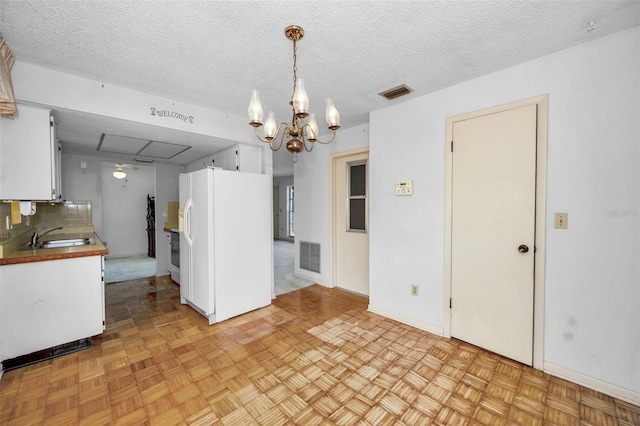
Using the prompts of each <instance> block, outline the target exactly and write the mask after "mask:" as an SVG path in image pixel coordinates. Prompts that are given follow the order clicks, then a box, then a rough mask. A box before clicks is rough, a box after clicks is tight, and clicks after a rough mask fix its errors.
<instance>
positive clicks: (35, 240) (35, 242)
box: [29, 226, 62, 248]
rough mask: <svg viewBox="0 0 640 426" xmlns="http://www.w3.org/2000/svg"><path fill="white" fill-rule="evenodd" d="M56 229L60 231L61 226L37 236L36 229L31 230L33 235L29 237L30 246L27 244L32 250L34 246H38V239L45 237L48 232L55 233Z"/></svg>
mask: <svg viewBox="0 0 640 426" xmlns="http://www.w3.org/2000/svg"><path fill="white" fill-rule="evenodd" d="M58 229H62V226H59V227H57V228H51V229H49V230H48V231H46V232H44V233H42V234H38V229H37V228H33V235H32V236H31V244H29V245H30V246H31V247H32V248H36V245H38V241H40V238H42V237H44V236H45V235H47V234H48V233H49V232H53V231H57V230H58Z"/></svg>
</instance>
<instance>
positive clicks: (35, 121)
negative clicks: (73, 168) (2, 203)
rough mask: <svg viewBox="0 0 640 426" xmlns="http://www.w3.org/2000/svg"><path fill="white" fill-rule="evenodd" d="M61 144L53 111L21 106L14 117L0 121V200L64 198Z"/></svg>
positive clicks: (0, 119)
mask: <svg viewBox="0 0 640 426" xmlns="http://www.w3.org/2000/svg"><path fill="white" fill-rule="evenodd" d="M61 154H62V152H61V150H60V144H59V143H58V141H57V140H56V135H55V125H54V121H53V117H52V116H51V110H49V109H45V108H37V107H32V106H27V105H18V113H17V114H16V117H15V118H6V117H1V118H0V199H3V200H43V201H44V200H46V201H59V200H61V199H62V192H61V185H60V183H61V179H60V158H61Z"/></svg>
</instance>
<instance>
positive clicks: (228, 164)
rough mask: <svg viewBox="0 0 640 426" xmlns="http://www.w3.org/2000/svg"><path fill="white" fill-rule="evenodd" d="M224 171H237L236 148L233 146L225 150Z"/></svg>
mask: <svg viewBox="0 0 640 426" xmlns="http://www.w3.org/2000/svg"><path fill="white" fill-rule="evenodd" d="M223 152H224V169H225V170H233V171H237V170H238V146H237V145H234V146H232V147H231V148H227V149H225V150H224V151H223Z"/></svg>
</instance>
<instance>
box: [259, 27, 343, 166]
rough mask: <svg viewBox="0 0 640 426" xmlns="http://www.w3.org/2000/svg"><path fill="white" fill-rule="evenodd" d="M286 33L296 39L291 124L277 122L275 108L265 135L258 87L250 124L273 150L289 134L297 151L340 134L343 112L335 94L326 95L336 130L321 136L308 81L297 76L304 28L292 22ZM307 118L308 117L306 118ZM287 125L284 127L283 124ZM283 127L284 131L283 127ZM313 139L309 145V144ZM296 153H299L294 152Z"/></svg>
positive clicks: (328, 113)
mask: <svg viewBox="0 0 640 426" xmlns="http://www.w3.org/2000/svg"><path fill="white" fill-rule="evenodd" d="M284 34H285V35H286V36H287V38H288V39H289V40H291V41H292V42H293V97H292V98H291V101H289V105H291V107H292V110H293V116H292V118H291V125H289V124H287V123H285V122H282V123H280V124H278V125H277V126H276V119H275V116H274V114H273V111H269V113H268V114H267V122H266V123H265V124H264V138H263V137H261V136H260V134H259V133H258V127H260V126H262V116H263V111H262V104H260V97H259V95H258V91H257V90H252V91H251V101H250V102H249V111H248V112H249V120H250V121H249V124H250V125H252V126H253V127H254V128H255V132H256V137H257V138H258V139H259V140H260V141H262V142H264V143H268V144H269V148H271V150H272V151H278V150H279V149H280V148H281V147H282V144H283V142H284V140H285V138H287V139H288V140H287V143H286V147H287V150H289V151H290V152H292V153H294V154H297V153H298V152H302V150H303V149H304V150H305V151H307V152H310V151H311V150H312V149H313V145H314V143H315V142H318V143H321V144H329V143H331V142H333V140H334V139H335V138H336V130H338V129H339V128H340V113H338V110H337V109H336V107H335V106H334V105H333V101H332V100H331V98H326V99H325V102H326V108H327V109H326V119H327V124H328V125H329V130H331V131H332V132H333V135H332V136H331V139H330V140H328V141H321V140H320V139H318V123H317V122H316V118H315V114H313V113H309V97H308V96H307V92H306V91H305V90H304V81H303V80H302V79H301V78H298V76H297V70H298V68H297V66H296V60H297V57H296V52H297V48H296V42H297V41H298V40H300V39H301V38H302V37H303V36H304V30H303V29H302V27H298V26H297V25H290V26H288V27H287V28H285V30H284ZM305 119H306V120H305ZM283 126H284V128H283ZM281 128H283V130H282V133H280V129H281ZM279 133H280V134H281V136H280V142H279V143H277V142H276V141H277V136H278V134H279ZM307 142H309V146H307ZM294 157H295V156H294Z"/></svg>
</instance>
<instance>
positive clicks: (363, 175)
mask: <svg viewBox="0 0 640 426" xmlns="http://www.w3.org/2000/svg"><path fill="white" fill-rule="evenodd" d="M347 180H348V182H347V194H348V198H349V200H348V203H347V210H348V212H347V223H348V228H347V231H349V232H367V163H366V162H364V163H363V162H357V163H349V164H347Z"/></svg>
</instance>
